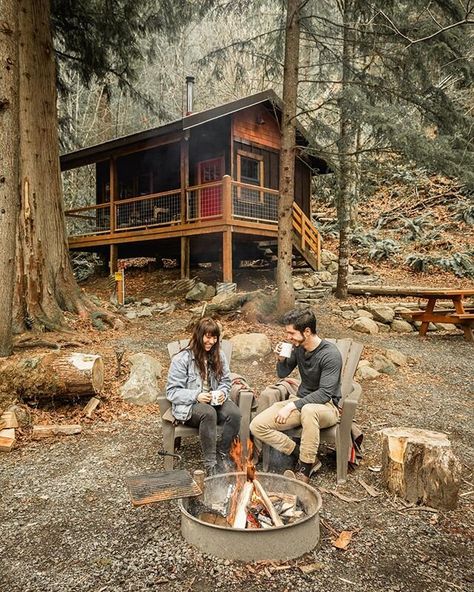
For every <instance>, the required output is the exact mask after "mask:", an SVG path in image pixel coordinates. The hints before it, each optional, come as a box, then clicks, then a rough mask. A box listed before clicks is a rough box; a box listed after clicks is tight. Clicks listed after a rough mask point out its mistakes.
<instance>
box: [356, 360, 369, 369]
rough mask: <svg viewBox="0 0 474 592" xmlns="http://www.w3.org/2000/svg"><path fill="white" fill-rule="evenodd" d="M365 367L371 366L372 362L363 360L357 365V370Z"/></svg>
mask: <svg viewBox="0 0 474 592" xmlns="http://www.w3.org/2000/svg"><path fill="white" fill-rule="evenodd" d="M363 366H370V362H369V360H361V361H360V362H359V363H358V364H357V369H359V368H362V367H363Z"/></svg>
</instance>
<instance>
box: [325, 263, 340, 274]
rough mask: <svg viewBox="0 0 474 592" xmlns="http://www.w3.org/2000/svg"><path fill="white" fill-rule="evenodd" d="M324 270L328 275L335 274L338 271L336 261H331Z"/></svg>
mask: <svg viewBox="0 0 474 592" xmlns="http://www.w3.org/2000/svg"><path fill="white" fill-rule="evenodd" d="M326 269H327V270H328V271H329V273H331V274H335V273H337V270H338V269H339V265H338V264H337V262H336V261H331V263H330V264H329V265H328V266H327V267H326Z"/></svg>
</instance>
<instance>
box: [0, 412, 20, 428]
mask: <svg viewBox="0 0 474 592" xmlns="http://www.w3.org/2000/svg"><path fill="white" fill-rule="evenodd" d="M0 427H1V429H2V430H3V429H5V428H17V427H18V420H17V418H16V415H15V412H14V411H5V413H3V414H2V416H1V417H0Z"/></svg>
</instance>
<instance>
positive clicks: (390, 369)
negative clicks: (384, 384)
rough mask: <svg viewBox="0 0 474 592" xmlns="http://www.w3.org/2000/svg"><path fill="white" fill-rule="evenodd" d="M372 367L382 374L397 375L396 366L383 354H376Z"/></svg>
mask: <svg viewBox="0 0 474 592" xmlns="http://www.w3.org/2000/svg"><path fill="white" fill-rule="evenodd" d="M372 366H373V368H375V370H377V372H381V373H382V374H395V372H396V371H397V367H396V366H395V364H394V363H393V362H391V361H390V360H388V359H387V358H386V357H385V356H382V355H381V354H376V355H375V356H374V361H373V363H372Z"/></svg>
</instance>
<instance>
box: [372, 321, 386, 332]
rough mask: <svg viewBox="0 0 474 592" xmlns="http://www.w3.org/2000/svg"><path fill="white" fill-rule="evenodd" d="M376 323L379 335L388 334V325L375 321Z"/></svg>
mask: <svg viewBox="0 0 474 592" xmlns="http://www.w3.org/2000/svg"><path fill="white" fill-rule="evenodd" d="M375 322H376V323H377V327H378V328H379V333H390V325H386V324H385V323H381V322H380V321H375Z"/></svg>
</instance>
